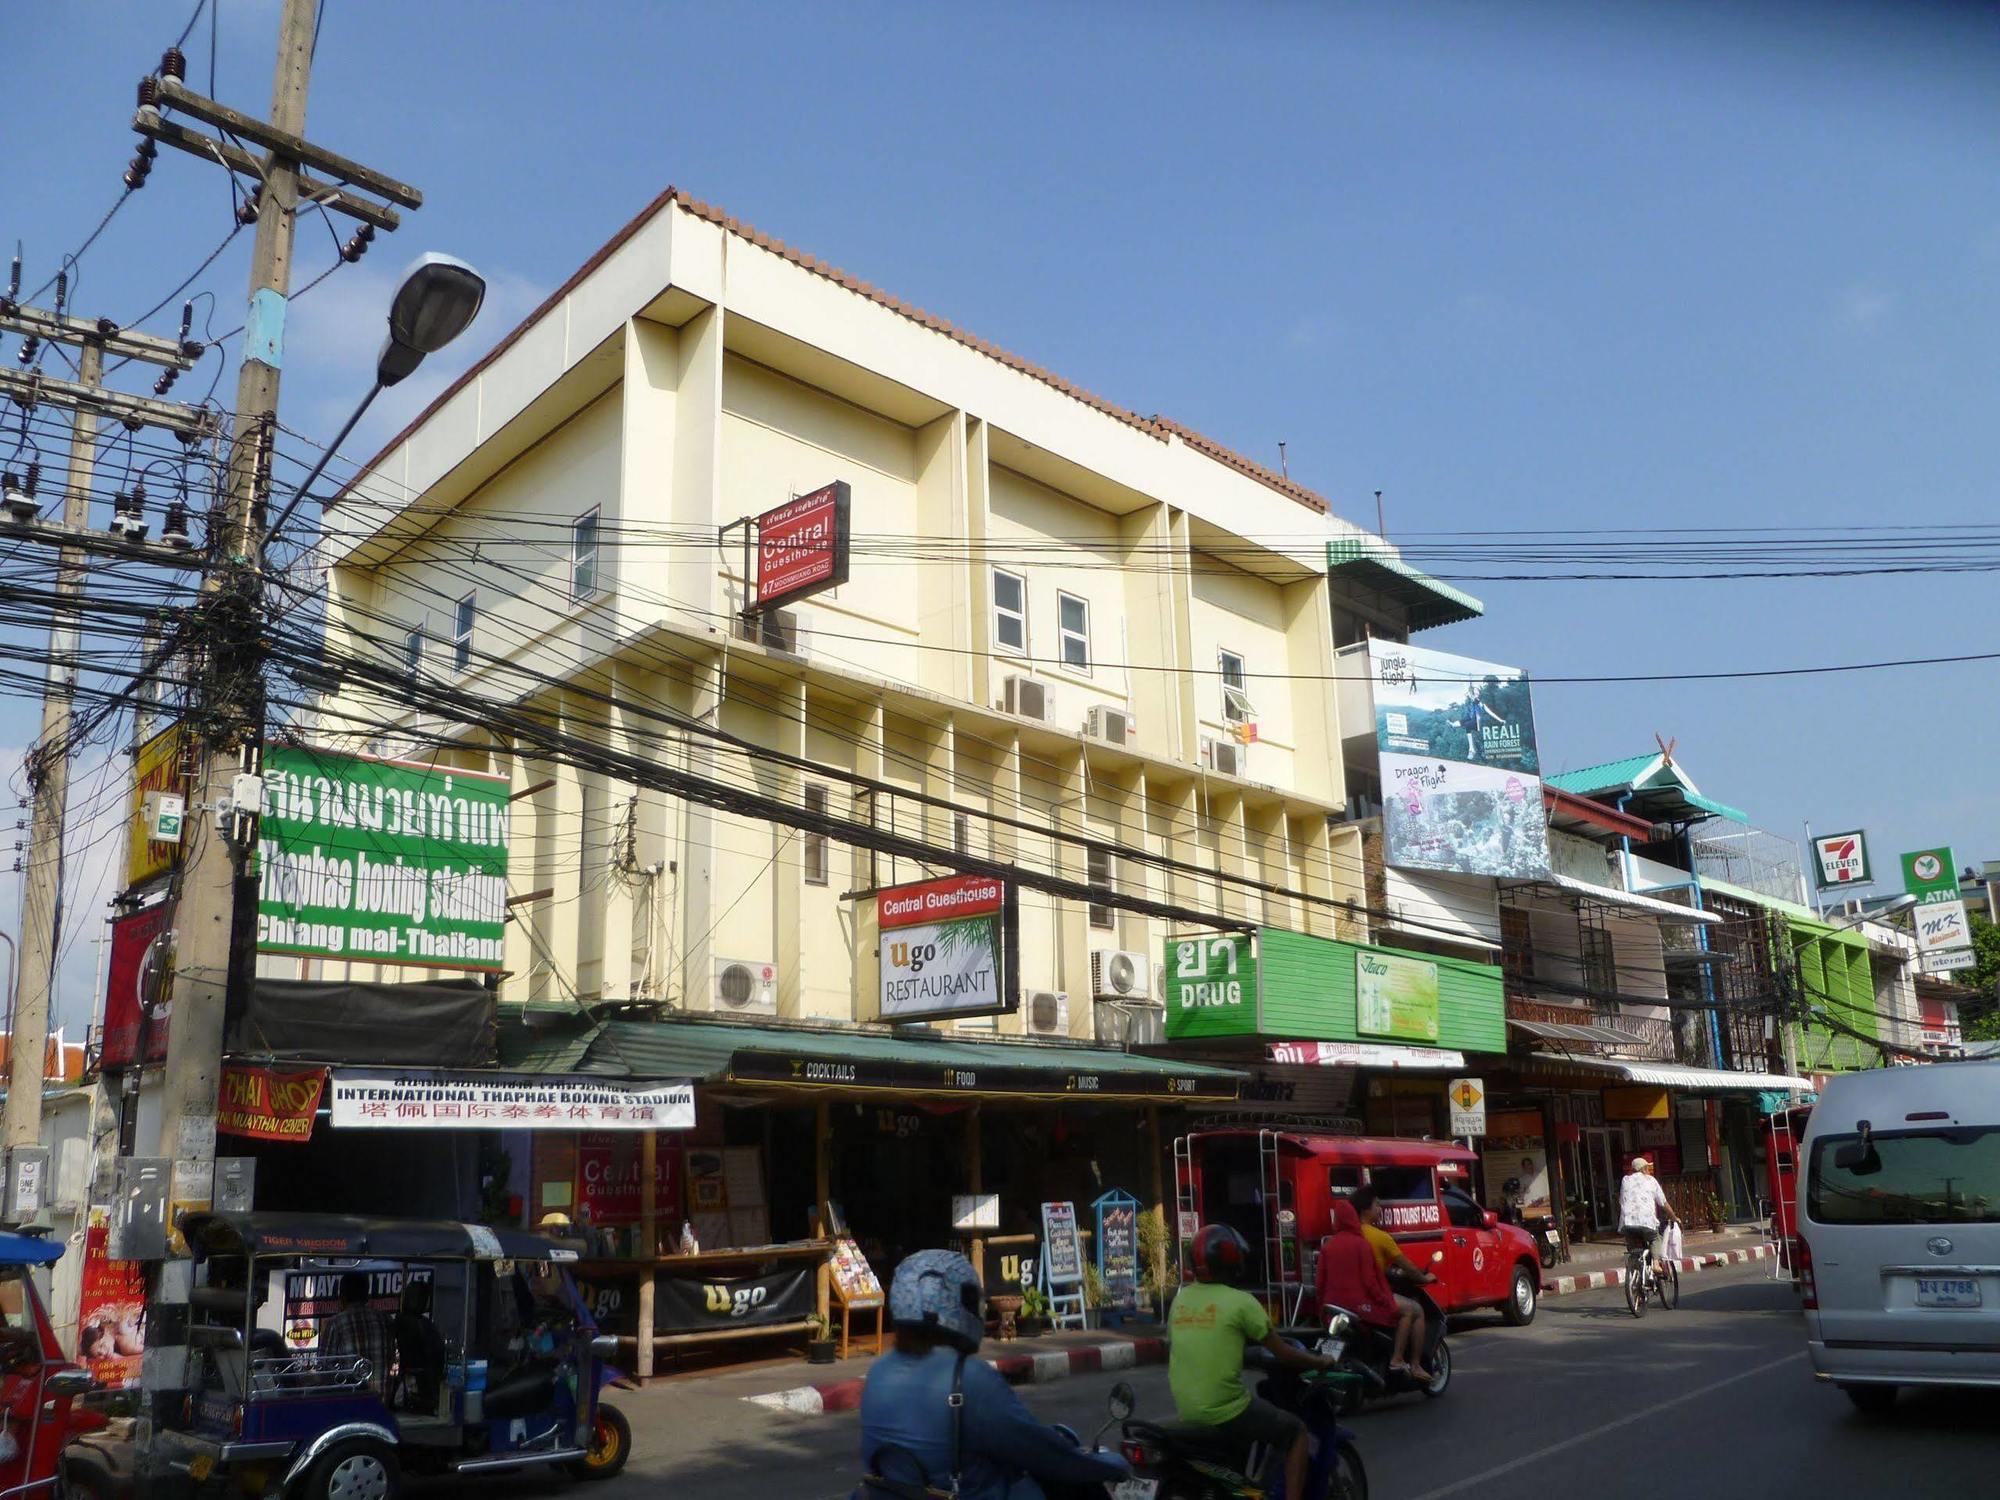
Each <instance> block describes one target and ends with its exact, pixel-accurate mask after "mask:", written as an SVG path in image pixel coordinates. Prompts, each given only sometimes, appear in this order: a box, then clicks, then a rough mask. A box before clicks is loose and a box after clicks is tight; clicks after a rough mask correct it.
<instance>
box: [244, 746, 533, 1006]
mask: <svg viewBox="0 0 2000 1500" xmlns="http://www.w3.org/2000/svg"><path fill="white" fill-rule="evenodd" d="M507 797H508V783H507V779H506V778H505V777H504V776H489V775H486V774H485V773H483V772H477V771H460V770H456V769H454V768H452V767H449V766H432V765H420V764H417V763H415V762H412V761H400V760H380V759H377V758H375V757H373V756H367V755H349V754H346V753H344V752H341V751H335V750H314V749H301V748H295V747H291V746H279V747H273V748H272V749H270V750H267V751H266V752H265V754H264V816H263V818H262V820H261V822H260V825H259V834H258V845H257V864H258V871H257V951H258V952H259V953H295V954H299V955H302V956H305V957H310V958H338V959H348V960H353V961H355V962H361V963H383V964H411V965H419V966H424V967H430V968H440V969H498V968H500V967H501V966H502V963H503V951H502V950H503V949H504V947H505V943H504V940H503V936H502V934H503V932H504V924H505V921H506V916H507V824H508V806H507Z"/></svg>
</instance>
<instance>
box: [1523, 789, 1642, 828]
mask: <svg viewBox="0 0 2000 1500" xmlns="http://www.w3.org/2000/svg"><path fill="white" fill-rule="evenodd" d="M1542 802H1543V804H1544V805H1545V806H1546V807H1547V808H1548V810H1549V826H1550V827H1551V828H1560V829H1563V830H1565V831H1566V832H1570V833H1580V834H1582V835H1584V836H1585V837H1595V836H1600V835H1602V834H1606V833H1611V834H1616V835H1617V836H1618V837H1620V838H1629V839H1639V840H1641V841H1642V842H1643V841H1650V840H1651V839H1652V837H1653V825H1652V824H1651V823H1648V822H1647V821H1646V820H1645V819H1644V818H1635V817H1633V816H1632V815H1631V814H1630V813H1622V812H1620V811H1618V809H1617V808H1615V807H1606V806H1605V805H1604V804H1603V803H1602V802H1593V801H1591V800H1590V799H1589V798H1588V797H1579V796H1577V795H1576V794H1575V793H1574V792H1565V791H1564V790H1562V788H1560V787H1556V786H1551V785H1550V784H1549V783H1548V782H1546V781H1544V782H1543V783H1542Z"/></svg>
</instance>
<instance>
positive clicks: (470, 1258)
mask: <svg viewBox="0 0 2000 1500" xmlns="http://www.w3.org/2000/svg"><path fill="white" fill-rule="evenodd" d="M180 1225H181V1233H182V1235H183V1237H184V1238H185V1239H186V1241H187V1244H188V1249H189V1252H190V1253H191V1254H192V1255H193V1257H194V1259H195V1262H196V1264H197V1276H196V1285H195V1287H194V1289H193V1292H192V1293H191V1296H190V1310H189V1327H188V1379H187V1386H188V1393H187V1396H186V1399H185V1401H184V1402H183V1405H182V1409H181V1412H180V1415H179V1420H177V1421H175V1420H168V1421H166V1422H163V1423H162V1424H161V1426H160V1428H159V1430H158V1433H157V1438H158V1443H159V1446H160V1449H161V1450H162V1453H163V1456H164V1458H165V1460H166V1463H167V1465H168V1467H169V1468H170V1469H173V1470H177V1471H179V1472H181V1473H184V1474H186V1475H187V1476H188V1477H189V1478H191V1479H193V1480H195V1481H196V1482H197V1483H198V1484H201V1485H204V1486H211V1485H212V1486H214V1487H219V1488H221V1489H224V1490H231V1489H233V1490H238V1491H240V1492H242V1493H246V1494H251V1495H262V1496H267V1497H284V1500H394V1497H395V1496H396V1494H397V1493H398V1491H399V1490H400V1488H401V1485H402V1478H403V1475H405V1474H453V1473H456V1474H480V1473H487V1472H498V1471H502V1470H511V1469H521V1468H527V1467H530V1466H535V1465H560V1466H562V1467H564V1468H567V1469H568V1470H569V1471H570V1472H571V1473H572V1474H574V1475H576V1476H577V1477H579V1478H583V1479H609V1478H611V1477H612V1476H613V1475H614V1474H617V1473H618V1472H619V1471H620V1470H621V1469H623V1468H624V1467H625V1461H626V1459H627V1458H628V1457H629V1456H630V1454H631V1450H632V1429H631V1426H630V1425H629V1424H628V1423H627V1422H626V1420H625V1417H624V1416H623V1414H621V1413H620V1412H619V1411H618V1409H617V1408H616V1407H613V1406H610V1405H607V1404H606V1403H604V1402H603V1401H601V1400H599V1399H598V1398H599V1394H600V1392H601V1391H602V1389H603V1387H604V1386H605V1385H607V1384H609V1383H610V1382H611V1381H613V1380H615V1379H617V1378H618V1376H617V1372H616V1371H615V1370H613V1369H611V1368H610V1367H609V1366H607V1365H606V1364H605V1363H604V1357H605V1356H606V1355H608V1354H610V1353H612V1352H613V1351H614V1350H615V1348H616V1347H617V1346H616V1341H615V1340H613V1339H610V1338H608V1337H600V1336H599V1335H598V1333H597V1327H596V1324H595V1323H593V1322H592V1321H591V1318H590V1314H589V1312H588V1311H587V1310H586V1308H585V1307H584V1305H583V1302H582V1300H581V1299H580V1298H579V1297H578V1295H577V1291H576V1285H575V1283H574V1282H573V1281H572V1280H571V1279H570V1274H569V1271H568V1262H571V1261H574V1260H575V1259H576V1251H575V1250H574V1249H572V1248H570V1247H568V1246H565V1245H562V1244H559V1243H557V1242H555V1241H553V1240H548V1239H544V1238H542V1237H541V1236H539V1235H531V1234H525V1233H522V1232H520V1231H518V1230H512V1229H496V1228H489V1227H487V1226H485V1225H481V1224H460V1223H454V1222H451V1221H446V1220H440V1221H416V1220H404V1219H363V1218H350V1217H347V1216H344V1215H336V1214H291V1213H194V1214H185V1215H183V1216H182V1217H181V1220H180ZM208 1492H209V1490H208V1488H204V1490H203V1493H208ZM0 1500H4V1497H0Z"/></svg>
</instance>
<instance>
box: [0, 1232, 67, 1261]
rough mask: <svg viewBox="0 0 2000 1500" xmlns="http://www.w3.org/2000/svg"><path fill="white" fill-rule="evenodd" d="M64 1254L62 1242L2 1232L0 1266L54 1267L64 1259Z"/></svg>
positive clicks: (0, 1236)
mask: <svg viewBox="0 0 2000 1500" xmlns="http://www.w3.org/2000/svg"><path fill="white" fill-rule="evenodd" d="M62 1253H63V1242H62V1241H61V1240H45V1239H40V1238H37V1237H36V1236H34V1235H32V1234H7V1233H5V1232H4V1231H0V1266H52V1265H54V1264H55V1263H56V1262H57V1261H59V1260H61V1259H62Z"/></svg>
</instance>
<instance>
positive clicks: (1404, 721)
mask: <svg viewBox="0 0 2000 1500" xmlns="http://www.w3.org/2000/svg"><path fill="white" fill-rule="evenodd" d="M1368 666H1369V676H1370V680H1371V683H1372V690H1373V694H1374V700H1375V745H1376V749H1377V750H1378V751H1379V752H1380V757H1381V763H1382V766H1381V769H1382V838H1383V856H1384V858H1385V859H1386V860H1387V862H1388V863H1389V864H1391V865H1394V866H1397V867H1398V868H1401V869H1407V870H1446V871H1452V872H1455V873H1458V874H1463V875H1491V876H1497V877H1506V878H1510V879H1532V878H1534V877H1536V876H1538V875H1543V874H1546V873H1547V871H1548V868H1549V847H1548V814H1547V812H1546V810H1545V809H1544V808H1543V806H1542V782H1541V757H1540V754H1539V752H1538V750H1537V749H1536V745H1535V719H1534V707H1533V702H1532V697H1531V694H1530V691H1529V686H1528V678H1527V675H1526V674H1525V673H1523V672H1522V671H1520V670H1519V669H1518V668H1515V667H1501V666H1495V665H1494V664H1492V663H1490V662H1483V661H1475V660H1473V659H1472V658H1470V657H1465V656H1453V655H1450V654H1449V653H1447V652H1443V651H1431V650H1427V649H1425V648H1423V647H1421V646H1406V645H1401V644H1398V643H1396V642H1393V641H1370V642H1369V644H1368Z"/></svg>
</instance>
